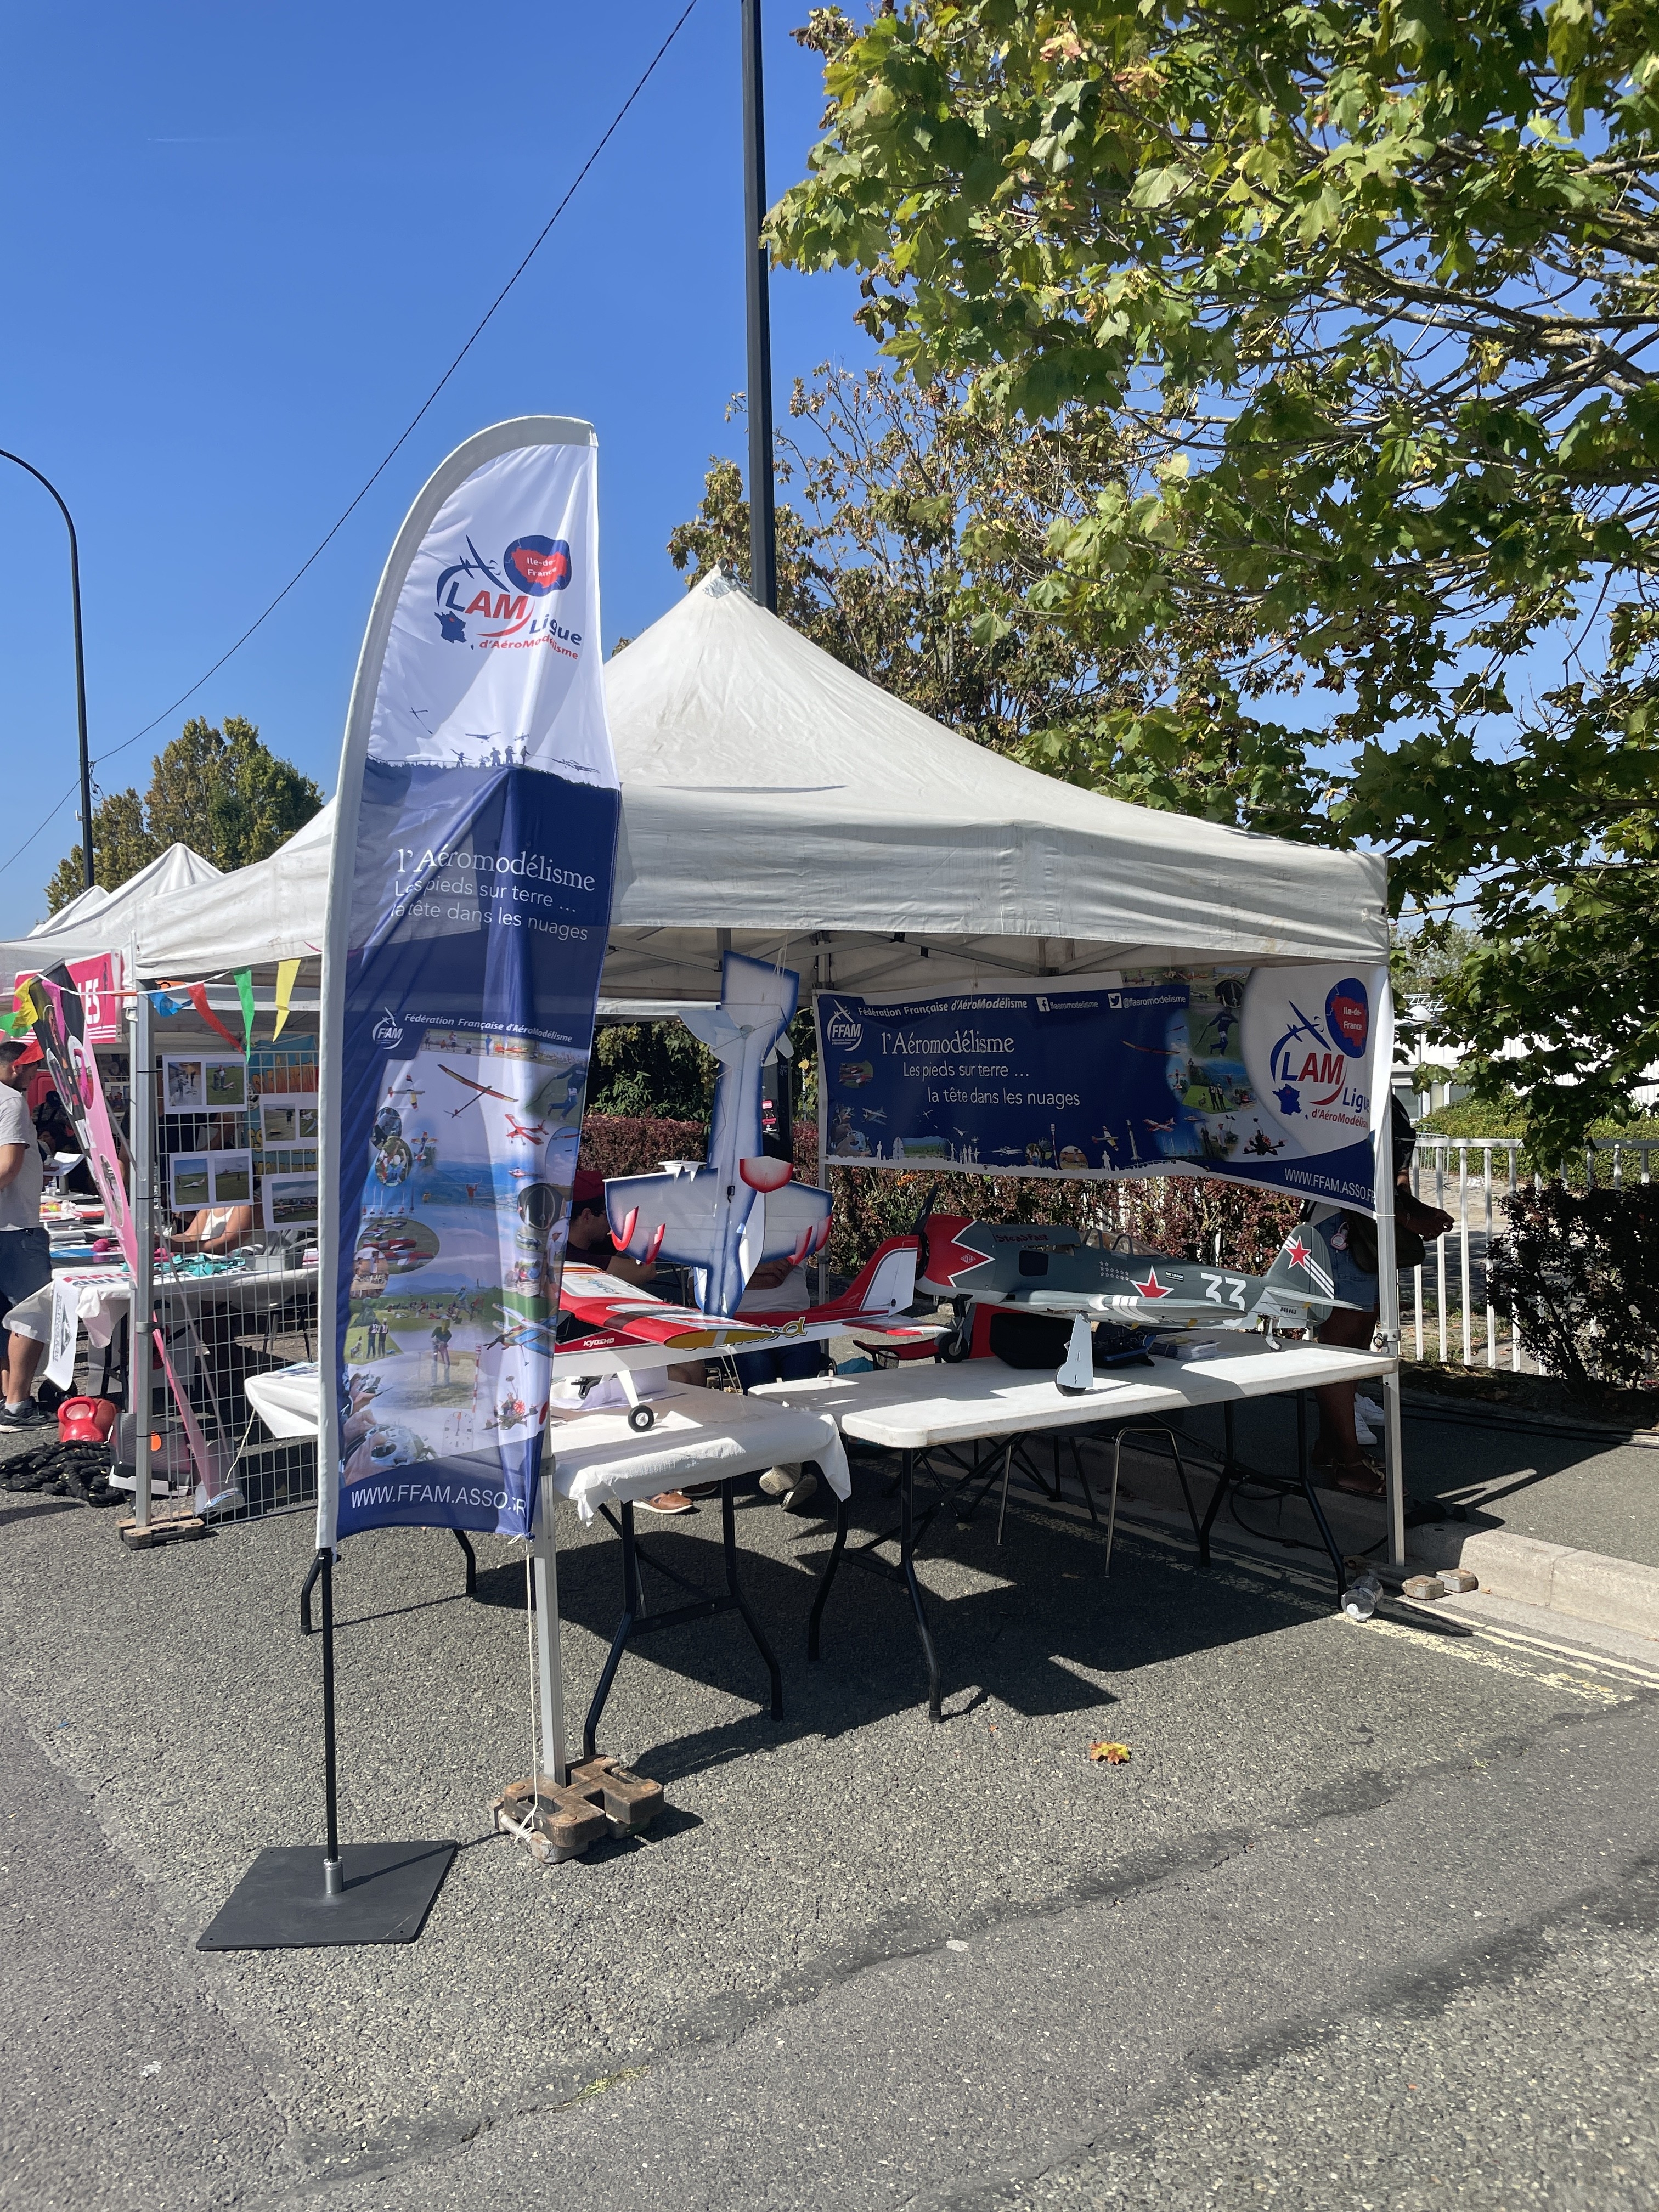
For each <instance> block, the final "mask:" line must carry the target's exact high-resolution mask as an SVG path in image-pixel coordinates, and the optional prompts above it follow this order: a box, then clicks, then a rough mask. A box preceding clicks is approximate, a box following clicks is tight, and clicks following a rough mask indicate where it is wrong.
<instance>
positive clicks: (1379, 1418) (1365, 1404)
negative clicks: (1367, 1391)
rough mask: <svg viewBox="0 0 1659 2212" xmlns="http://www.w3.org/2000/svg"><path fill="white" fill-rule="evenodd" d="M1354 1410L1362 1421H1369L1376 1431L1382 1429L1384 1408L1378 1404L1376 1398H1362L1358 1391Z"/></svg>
mask: <svg viewBox="0 0 1659 2212" xmlns="http://www.w3.org/2000/svg"><path fill="white" fill-rule="evenodd" d="M1353 1409H1354V1412H1355V1413H1356V1415H1357V1416H1358V1419H1361V1420H1362V1421H1369V1422H1370V1425H1371V1426H1372V1427H1373V1428H1374V1429H1380V1428H1381V1427H1382V1425H1383V1408H1382V1407H1381V1406H1379V1405H1378V1404H1377V1402H1376V1399H1375V1398H1362V1397H1361V1396H1360V1395H1358V1392H1357V1391H1356V1393H1355V1394H1354V1401H1353Z"/></svg>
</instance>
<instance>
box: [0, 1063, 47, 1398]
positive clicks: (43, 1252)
mask: <svg viewBox="0 0 1659 2212" xmlns="http://www.w3.org/2000/svg"><path fill="white" fill-rule="evenodd" d="M28 1049H29V1046H28V1041H27V1039H26V1038H19V1037H0V1316H4V1315H6V1314H9V1312H10V1311H11V1309H12V1308H13V1307H14V1306H15V1305H21V1303H22V1302H23V1300H24V1299H25V1298H27V1297H33V1294H34V1292H35V1291H39V1290H43V1289H44V1288H45V1287H46V1285H47V1284H48V1283H49V1282H50V1281H51V1280H52V1245H51V1242H50V1240H49V1239H48V1237H47V1236H46V1231H45V1230H44V1229H43V1228H42V1227H41V1225H40V1188H41V1184H42V1182H43V1181H44V1179H45V1178H44V1176H43V1175H42V1172H41V1167H40V1146H39V1145H38V1144H37V1143H36V1141H35V1136H34V1124H33V1121H31V1120H30V1118H29V1103H28V1088H29V1077H28V1069H27V1066H25V1065H24V1061H23V1055H24V1054H25V1053H26V1052H27V1051H28ZM45 1351H46V1346H45V1345H44V1344H42V1343H41V1342H40V1341H39V1340H38V1339H36V1338H34V1337H32V1336H23V1335H21V1334H17V1333H16V1332H15V1331H14V1332H9V1334H8V1335H7V1338H6V1365H5V1385H4V1387H5V1403H4V1405H3V1406H0V1429H38V1428H43V1427H44V1426H45V1425H46V1415H45V1414H44V1413H42V1412H41V1411H40V1407H38V1406H37V1405H36V1404H35V1402H34V1397H33V1388H34V1370H35V1369H36V1368H37V1367H39V1365H40V1360H41V1356H42V1354H43V1353H44V1352H45Z"/></svg>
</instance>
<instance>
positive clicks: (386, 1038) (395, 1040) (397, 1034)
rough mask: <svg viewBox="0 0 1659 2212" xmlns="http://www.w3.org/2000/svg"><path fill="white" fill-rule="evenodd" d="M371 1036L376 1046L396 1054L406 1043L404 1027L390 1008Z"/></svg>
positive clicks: (375, 1026) (381, 1017) (376, 1024)
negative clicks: (384, 1047)
mask: <svg viewBox="0 0 1659 2212" xmlns="http://www.w3.org/2000/svg"><path fill="white" fill-rule="evenodd" d="M369 1035H370V1036H372V1037H373V1038H374V1042H375V1043H376V1044H379V1045H384V1046H386V1048H387V1049H388V1050H389V1051H392V1052H395V1051H396V1050H397V1048H398V1046H399V1045H400V1044H401V1043H402V1042H403V1041H404V1025H403V1024H402V1023H401V1022H400V1021H399V1020H398V1017H397V1016H396V1014H394V1013H393V1012H392V1009H391V1007H390V1006H388V1007H387V1008H386V1012H384V1013H383V1014H382V1015H381V1016H380V1020H379V1021H378V1022H376V1023H375V1024H374V1028H373V1029H372V1030H370V1031H369Z"/></svg>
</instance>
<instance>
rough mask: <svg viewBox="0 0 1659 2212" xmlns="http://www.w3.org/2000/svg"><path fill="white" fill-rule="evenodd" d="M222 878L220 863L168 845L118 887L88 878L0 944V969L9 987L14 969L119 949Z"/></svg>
mask: <svg viewBox="0 0 1659 2212" xmlns="http://www.w3.org/2000/svg"><path fill="white" fill-rule="evenodd" d="M239 872H240V871H239ZM223 880H224V872H223V871H222V869H220V868H216V867H215V866H214V865H213V863H212V861H211V860H204V859H203V858H202V856H201V854H199V853H192V852H191V848H190V847H189V846H188V845H169V846H168V847H167V850H166V852H165V853H162V854H158V855H157V857H156V858H155V860H152V861H151V862H150V863H149V866H148V867H144V868H141V869H140V870H139V871H138V873H137V875H136V876H129V877H128V878H127V880H126V882H125V883H124V884H121V885H120V886H119V888H118V890H112V891H111V890H105V889H104V886H103V885H102V884H93V885H92V886H91V887H90V889H88V890H83V891H82V892H81V894H80V895H79V896H78V897H76V898H72V899H71V900H70V902H69V904H68V905H67V906H65V907H60V908H58V912H57V913H56V914H54V915H51V916H50V917H49V918H48V919H47V920H46V921H42V922H37V923H36V925H35V927H33V929H32V930H30V932H29V933H28V935H27V937H21V938H16V939H13V940H12V941H11V942H10V943H9V944H0V975H3V980H4V982H5V984H6V986H7V987H8V988H9V986H10V984H11V982H12V981H13V979H14V978H15V976H17V975H19V974H23V975H33V974H38V973H39V972H40V969H44V968H50V967H51V966H52V963H53V962H54V961H57V960H79V959H83V958H92V957H94V956H95V955H97V954H98V953H100V952H125V951H127V950H128V949H129V948H130V947H131V945H132V944H133V943H134V941H135V939H140V938H142V937H143V936H144V935H145V934H146V933H147V932H148V931H149V928H150V927H151V926H152V924H153V923H154V922H155V920H156V918H157V917H158V916H159V915H161V914H162V913H163V912H164V911H165V910H166V909H167V908H170V907H171V906H173V904H174V902H178V901H181V900H184V899H185V898H187V897H188V896H189V895H190V894H191V893H192V892H195V891H199V890H204V889H205V888H206V886H207V885H208V884H214V883H222V881H223Z"/></svg>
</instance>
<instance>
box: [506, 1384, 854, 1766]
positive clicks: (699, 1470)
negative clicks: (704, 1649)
mask: <svg viewBox="0 0 1659 2212" xmlns="http://www.w3.org/2000/svg"><path fill="white" fill-rule="evenodd" d="M651 1404H652V1408H653V1411H654V1413H655V1414H656V1417H657V1418H656V1423H655V1425H654V1426H653V1428H651V1429H650V1430H648V1431H647V1432H646V1434H645V1435H643V1436H639V1435H635V1433H634V1431H631V1430H630V1429H629V1425H628V1418H627V1409H626V1407H623V1408H622V1409H621V1410H619V1411H617V1412H616V1413H586V1414H583V1415H580V1416H579V1417H577V1418H575V1419H567V1420H563V1421H562V1420H560V1419H559V1418H558V1417H557V1415H554V1416H553V1417H552V1418H551V1419H550V1421H549V1424H548V1439H547V1441H548V1454H547V1458H546V1460H545V1461H544V1468H543V1476H542V1480H543V1483H544V1486H550V1488H551V1489H552V1491H553V1492H554V1494H555V1495H556V1496H557V1497H560V1498H568V1500H569V1502H570V1503H571V1504H573V1505H574V1507H575V1509H576V1512H577V1516H578V1518H579V1519H580V1520H581V1521H583V1522H591V1521H592V1519H593V1517H594V1516H595V1515H596V1514H599V1515H602V1516H604V1518H605V1520H606V1521H607V1522H609V1523H610V1524H611V1527H612V1528H614V1529H615V1530H616V1532H617V1535H618V1536H619V1537H620V1538H621V1539H622V1568H623V1612H622V1619H621V1620H619V1621H618V1622H617V1632H616V1634H615V1635H614V1636H613V1637H612V1638H611V1649H610V1651H609V1652H608V1653H607V1654H606V1656H605V1666H604V1668H603V1669H602V1670H601V1672H600V1674H599V1682H598V1685H597V1686H596V1687H595V1689H594V1692H593V1699H592V1704H591V1705H589V1706H588V1709H587V1718H586V1721H585V1722H584V1723H583V1725H582V1757H583V1758H584V1759H592V1757H593V1756H594V1747H595V1738H596V1735H597V1733H598V1729H599V1717H600V1715H601V1714H602V1713H603V1712H604V1711H605V1700H606V1699H607V1698H608V1697H609V1696H610V1694H611V1684H612V1683H613V1682H614V1681H615V1680H616V1675H617V1668H618V1667H619V1666H620V1665H621V1663H622V1656H623V1651H624V1650H626V1649H627V1647H628V1644H629V1642H630V1640H631V1639H632V1638H634V1637H635V1636H646V1635H649V1634H650V1633H651V1632H653V1630H656V1629H659V1628H678V1627H679V1626H681V1625H682V1624H683V1623H684V1622H686V1621H691V1620H712V1619H714V1616H715V1615H716V1614H718V1613H732V1612H735V1613H738V1614H739V1615H740V1616H741V1617H742V1620H743V1623H744V1627H745V1628H747V1629H748V1631H749V1633H750V1636H751V1637H752V1638H753V1639H754V1643H755V1647H756V1649H757V1650H758V1651H759V1653H760V1655H761V1657H762V1658H763V1660H764V1661H765V1662H766V1670H767V1673H768V1674H769V1676H770V1677H771V1684H772V1717H773V1719H774V1720H781V1719H782V1717H783V1678H782V1676H781V1674H780V1673H779V1671H778V1662H777V1660H776V1658H775V1656H774V1654H773V1651H772V1648H771V1646H770V1644H768V1642H767V1640H766V1638H765V1636H764V1635H763V1632H762V1630H761V1626H760V1623H759V1622H758V1621H757V1620H756V1618H755V1616H754V1614H753V1613H751V1612H750V1609H749V1603H748V1601H747V1599H746V1598H745V1597H744V1595H743V1592H742V1589H740V1588H739V1586H738V1549H737V1528H736V1522H735V1519H734V1502H733V1497H732V1491H733V1486H734V1484H735V1483H736V1481H737V1479H738V1476H740V1475H744V1474H758V1473H761V1472H763V1470H764V1469H765V1468H769V1467H775V1466H776V1465H777V1464H778V1463H779V1462H796V1461H800V1460H813V1461H816V1462H817V1465H818V1466H819V1468H822V1470H823V1476H824V1480H826V1481H827V1482H828V1484H829V1488H830V1489H831V1491H832V1492H834V1493H835V1497H836V1506H837V1510H839V1511H841V1512H843V1513H844V1512H845V1511H846V1510H847V1499H848V1497H849V1496H850V1494H851V1492H852V1480H851V1477H850V1476H849V1474H848V1468H847V1454H846V1451H845V1449H844V1448H843V1446H842V1441H841V1437H840V1433H839V1431H837V1429H836V1423H835V1421H834V1420H833V1419H831V1418H829V1415H828V1414H827V1413H821V1412H819V1411H818V1410H817V1408H816V1407H795V1406H791V1405H781V1404H763V1403H760V1402H757V1400H756V1399H755V1398H754V1397H752V1396H750V1397H739V1396H738V1395H736V1394H735V1393H734V1392H732V1391H722V1390H702V1389H697V1388H696V1387H695V1386H693V1385H684V1386H681V1387H680V1388H678V1389H673V1388H671V1389H668V1390H667V1391H664V1392H659V1393H658V1394H657V1395H655V1396H653V1399H652V1401H651ZM688 1482H690V1483H703V1482H718V1483H719V1484H720V1521H721V1537H722V1550H723V1554H724V1565H725V1569H726V1588H725V1589H724V1590H723V1591H720V1592H717V1593H710V1592H707V1591H703V1590H700V1589H698V1588H697V1585H696V1584H695V1583H691V1582H689V1581H688V1580H687V1578H686V1577H684V1575H681V1574H679V1573H678V1571H676V1570H675V1569H674V1568H672V1567H670V1566H667V1565H665V1564H664V1563H663V1561H662V1560H660V1559H656V1558H649V1559H647V1558H646V1557H645V1555H644V1554H642V1553H641V1551H640V1548H639V1544H638V1541H637V1539H636V1537H635V1530H634V1504H635V1500H636V1499H637V1498H654V1497H655V1496H656V1495H657V1493H658V1492H659V1491H664V1490H682V1489H684V1486H686V1484H687V1483H688ZM613 1509H614V1510H613ZM642 1562H643V1563H644V1564H645V1565H649V1566H650V1567H651V1568H652V1569H653V1571H655V1572H656V1573H658V1574H660V1575H664V1576H665V1577H667V1578H668V1580H669V1581H670V1582H674V1583H679V1585H680V1587H681V1588H682V1589H687V1590H690V1591H692V1592H693V1593H694V1595H693V1596H692V1597H691V1599H690V1601H688V1602H687V1603H685V1604H684V1605H677V1606H670V1607H665V1609H663V1610H662V1611H660V1612H656V1613H647V1611H646V1610H645V1602H644V1595H643V1591H642V1589H641V1581H640V1567H641V1563H642Z"/></svg>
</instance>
